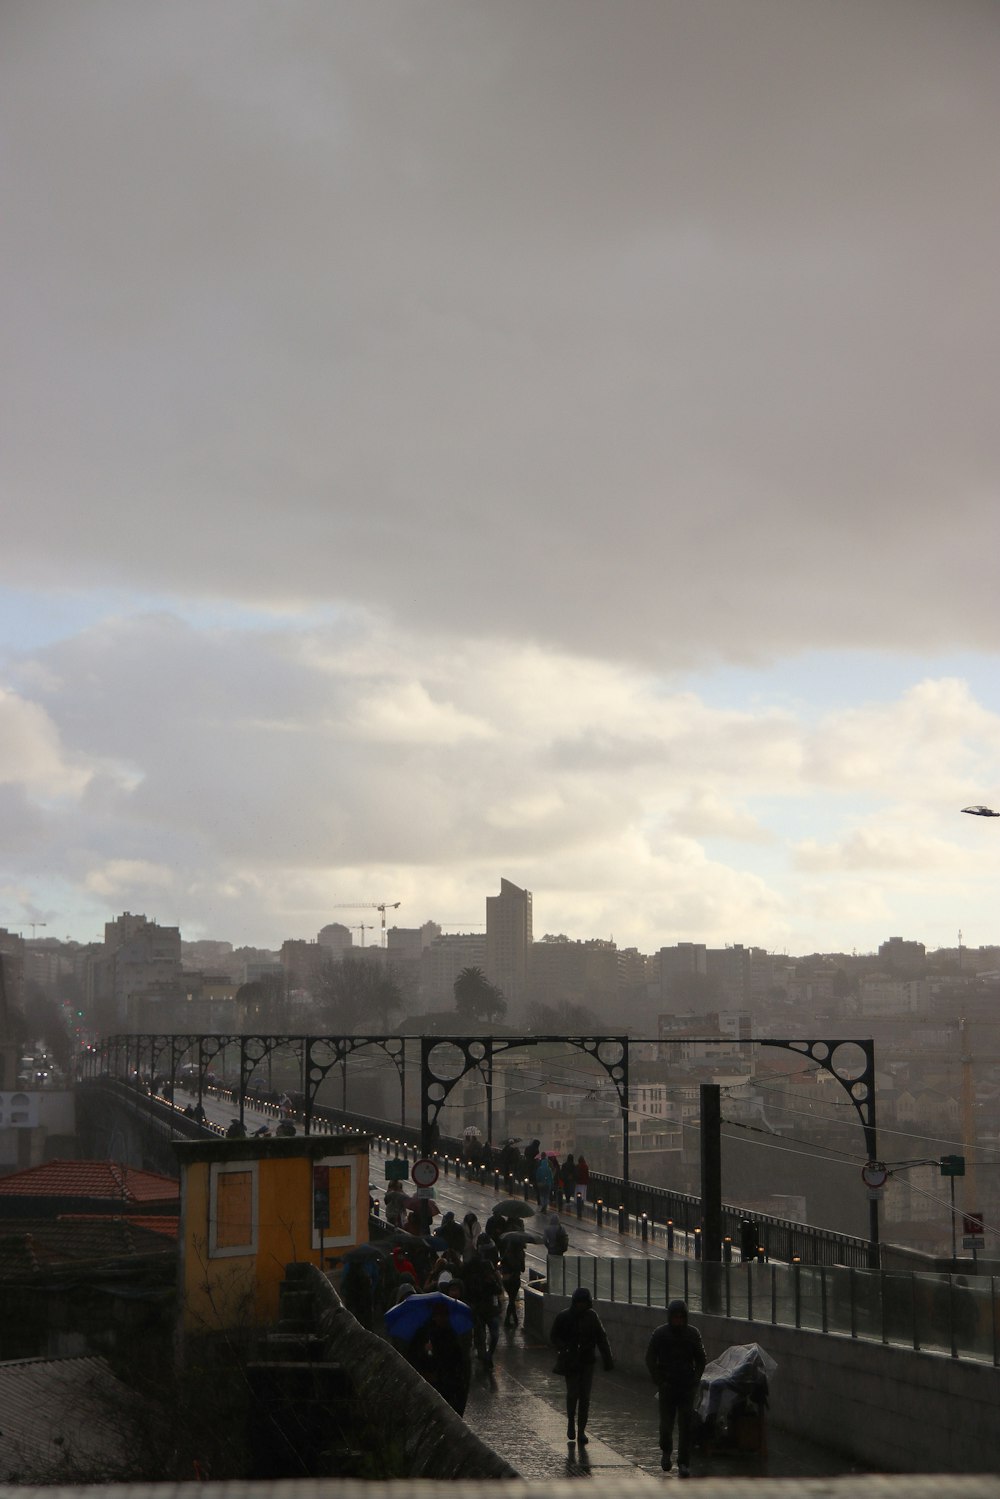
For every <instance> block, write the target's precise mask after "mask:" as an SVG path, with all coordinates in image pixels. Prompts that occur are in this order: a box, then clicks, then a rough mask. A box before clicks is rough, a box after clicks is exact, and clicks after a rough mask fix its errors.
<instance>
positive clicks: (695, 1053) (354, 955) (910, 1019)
mask: <svg viewBox="0 0 1000 1499" xmlns="http://www.w3.org/2000/svg"><path fill="white" fill-rule="evenodd" d="M396 913H397V908H396V907H395V906H394V905H390V904H388V903H387V905H386V906H384V907H382V906H376V905H375V904H372V905H371V906H370V907H359V908H357V909H356V910H354V911H352V913H351V914H350V915H349V916H348V915H347V914H346V912H345V919H344V920H336V921H331V922H330V923H328V924H327V925H325V926H324V927H323V928H322V929H321V930H320V931H319V932H318V933H317V934H316V936H315V938H312V939H308V940H307V939H302V938H297V937H296V938H289V939H287V940H286V941H284V942H283V943H282V945H281V947H280V949H278V950H268V949H258V948H250V947H241V948H234V947H233V946H232V944H231V943H229V942H226V941H222V940H202V941H194V942H188V941H184V940H183V939H182V936H181V932H180V930H179V928H177V927H169V926H161V925H160V924H159V923H158V922H157V921H156V920H155V919H150V918H147V917H146V916H145V915H137V914H133V913H131V912H127V911H126V912H123V913H122V914H121V915H119V916H117V917H116V918H115V919H114V920H111V921H108V922H107V923H106V926H105V934H104V941H103V942H93V943H77V942H71V941H59V940H57V939H54V938H51V937H45V936H39V935H38V934H37V931H36V933H35V935H33V936H32V937H30V938H24V937H23V936H21V935H19V934H17V933H14V932H12V931H7V930H0V954H2V955H3V958H4V964H5V972H6V984H7V992H8V1002H9V1004H10V1005H11V1006H12V1007H13V1009H14V1011H15V1012H19V1013H20V1014H21V1016H23V1022H22V1023H23V1025H24V1027H25V1034H26V1035H27V1036H30V1037H36V1036H37V1037H38V1038H43V1037H48V1038H50V1039H49V1041H48V1044H47V1046H46V1045H43V1053H45V1054H47V1055H48V1056H49V1057H50V1058H54V1059H55V1070H54V1071H53V1073H52V1078H51V1081H52V1083H53V1084H54V1083H55V1082H56V1081H57V1080H58V1077H59V1071H58V1064H59V1062H60V1061H61V1062H62V1064H63V1067H64V1068H65V1070H67V1071H68V1070H69V1067H70V1055H69V1053H70V1050H71V1047H76V1048H77V1049H79V1048H82V1047H85V1046H87V1045H90V1044H93V1043H95V1042H96V1041H97V1040H98V1039H99V1038H101V1037H102V1036H107V1035H111V1034H116V1033H136V1034H144V1033H150V1032H155V1033H169V1032H179V1033H186V1034H194V1033H197V1032H214V1033H221V1034H225V1035H233V1036H238V1035H240V1034H243V1033H264V1034H268V1033H276V1034H288V1035H300V1034H322V1033H324V1032H325V1033H328V1034H345V1035H348V1034H357V1033H365V1034H389V1033H394V1034H405V1035H419V1034H424V1035H427V1034H435V1033H437V1034H442V1035H448V1034H458V1033H468V1032H469V1031H473V1032H480V1033H487V1032H489V1033H493V1034H496V1035H509V1034H520V1033H524V1034H544V1035H547V1036H572V1035H578V1036H579V1035H587V1034H591V1035H593V1034H614V1035H623V1034H628V1036H629V1037H630V1038H631V1042H632V1044H631V1047H630V1058H631V1072H630V1095H629V1104H630V1111H631V1118H630V1123H629V1129H630V1149H631V1159H632V1174H633V1176H634V1177H635V1178H637V1179H639V1180H646V1181H650V1182H652V1183H655V1184H660V1185H668V1186H671V1187H673V1188H675V1189H682V1190H696V1189H697V1187H696V1182H697V1170H698V1129H697V1117H698V1108H699V1102H698V1090H699V1084H700V1083H702V1082H718V1083H720V1084H721V1085H722V1086H723V1089H724V1097H725V1101H726V1105H725V1110H724V1123H725V1126H726V1132H727V1134H728V1136H729V1137H730V1144H729V1146H728V1150H727V1155H728V1159H729V1166H730V1169H729V1171H728V1178H729V1189H730V1190H731V1191H732V1193H733V1194H736V1193H739V1194H740V1200H741V1201H743V1200H747V1199H749V1200H751V1201H752V1205H753V1206H755V1207H756V1209H757V1210H758V1211H773V1212H778V1213H780V1215H781V1216H783V1217H790V1218H794V1219H798V1220H799V1221H808V1222H813V1223H815V1224H817V1225H819V1226H824V1227H829V1228H835V1229H838V1230H840V1231H843V1232H858V1233H863V1232H864V1231H865V1230H864V1207H865V1204H864V1202H863V1200H862V1194H861V1193H858V1192H856V1191H854V1190H853V1186H852V1191H851V1193H850V1194H849V1197H848V1198H847V1199H845V1191H844V1189H845V1184H846V1183H847V1182H848V1181H850V1182H851V1183H852V1184H853V1183H854V1182H855V1179H856V1175H857V1167H858V1165H859V1164H860V1163H862V1162H863V1160H864V1149H863V1143H862V1136H861V1130H860V1127H859V1125H858V1121H857V1115H856V1113H855V1111H854V1109H853V1108H852V1107H851V1103H850V1099H849V1098H848V1097H847V1095H846V1093H845V1091H844V1089H843V1088H842V1087H841V1085H840V1084H839V1082H838V1081H837V1079H836V1078H834V1077H833V1076H832V1075H831V1074H830V1072H829V1071H825V1070H823V1069H822V1068H817V1067H816V1066H814V1065H812V1064H811V1063H809V1062H808V1060H806V1061H796V1058H795V1056H794V1054H790V1053H789V1052H788V1051H787V1050H780V1049H778V1048H773V1049H772V1048H765V1047H763V1046H760V1045H755V1044H753V1043H754V1041H755V1040H759V1039H762V1038H782V1039H786V1040H788V1039H794V1038H796V1037H803V1038H818V1037H822V1038H824V1039H827V1040H833V1039H863V1038H868V1037H870V1038H872V1039H873V1040H874V1042H875V1046H876V1066H877V1109H878V1128H879V1140H880V1151H881V1154H882V1155H883V1156H884V1158H885V1160H886V1162H887V1163H888V1164H890V1166H892V1165H893V1163H896V1169H895V1170H894V1171H893V1177H892V1182H891V1189H890V1190H888V1191H887V1192H886V1195H885V1202H884V1222H885V1225H886V1232H887V1233H888V1234H891V1235H892V1237H893V1238H894V1239H896V1240H897V1241H898V1242H903V1243H906V1244H908V1245H911V1246H913V1247H915V1248H916V1247H919V1248H924V1249H940V1248H942V1247H943V1246H944V1247H946V1241H947V1237H948V1233H949V1229H950V1214H949V1213H948V1211H947V1205H946V1202H945V1198H944V1194H943V1191H942V1184H941V1181H940V1168H939V1164H938V1163H939V1158H940V1157H941V1156H942V1155H945V1154H948V1153H951V1152H958V1151H963V1150H964V1151H965V1152H966V1154H967V1155H968V1156H969V1158H970V1160H969V1171H970V1176H971V1177H972V1181H971V1182H967V1183H966V1184H965V1187H966V1204H967V1210H969V1208H970V1206H973V1207H974V1210H975V1211H977V1212H982V1213H984V1214H985V1216H986V1218H987V1219H989V1218H990V1217H991V1216H992V1217H994V1219H995V1217H996V1215H997V1208H998V1204H997V1203H996V1201H995V1198H996V1194H997V1184H996V1182H995V1175H996V1173H995V1172H993V1171H990V1170H985V1169H984V1170H980V1171H979V1173H978V1178H977V1177H976V1175H975V1167H976V1164H977V1163H978V1164H979V1165H981V1166H988V1165H990V1164H992V1162H993V1161H996V1160H1000V1107H998V1104H1000V1034H998V1033H997V1032H998V1026H997V1019H996V1017H997V1012H998V1000H1000V947H993V946H991V947H981V948H978V949H975V950H970V949H968V948H965V947H963V946H961V945H957V946H956V947H954V948H939V949H937V950H935V951H931V952H927V951H926V950H925V947H924V945H923V944H922V943H921V942H919V941H917V940H911V939H904V938H902V937H899V936H890V937H888V938H887V939H886V940H885V941H884V942H883V943H882V944H881V945H880V947H879V949H878V951H877V952H876V953H867V954H858V953H811V954H806V955H801V956H794V957H793V956H789V955H788V954H784V953H773V952H767V951H765V950H764V949H762V948H759V947H756V946H754V945H752V944H751V943H747V944H743V943H733V944H732V945H727V946H724V947H720V948H712V947H708V946H706V945H705V944H702V943H696V942H678V943H675V944H672V945H669V946H664V947H662V948H660V949H659V950H658V951H657V952H654V953H641V952H639V951H638V950H636V949H635V948H626V949H620V948H618V947H617V946H616V945H615V943H614V942H613V941H608V940H603V939H599V938H590V939H583V940H581V939H571V938H570V937H568V936H565V935H563V934H561V933H560V934H552V933H546V934H545V935H543V936H541V937H540V938H536V937H535V936H534V931H533V923H532V895H531V892H530V891H527V890H524V889H521V888H519V887H518V886H517V885H515V884H513V883H511V882H510V881H508V880H506V879H504V880H502V881H501V887H500V891H499V893H498V894H497V895H491V896H488V897H487V899H486V909H485V917H486V919H485V921H484V922H483V923H482V925H480V926H476V927H475V928H474V929H472V930H467V931H449V930H445V929H442V926H441V925H440V924H439V923H437V922H435V921H433V920H427V921H424V922H423V923H422V924H421V925H420V926H413V927H408V926H404V925H402V924H399V923H397V922H393V924H391V925H390V924H389V922H388V921H387V920H386V916H387V914H388V917H389V918H390V919H391V918H392V917H394V916H396ZM355 918H357V919H355ZM470 925H471V924H470ZM470 978H471V984H470ZM60 1050H61V1051H62V1055H61V1057H60ZM29 1060H30V1059H29ZM44 1070H45V1069H43V1071H44ZM25 1081H27V1078H26V1079H25ZM33 1081H34V1082H35V1084H36V1085H39V1084H41V1085H44V1084H45V1083H46V1082H47V1081H49V1079H48V1078H47V1077H41V1078H38V1077H36V1078H34V1079H33ZM349 1084H350V1097H349V1105H350V1107H351V1108H352V1109H355V1110H358V1111H360V1112H362V1113H365V1114H368V1115H371V1116H373V1117H376V1118H386V1119H392V1118H394V1117H397V1116H398V1096H397V1095H398V1090H397V1087H396V1079H395V1073H394V1071H393V1069H392V1068H391V1067H388V1066H387V1065H386V1063H385V1059H384V1058H382V1057H381V1055H380V1057H379V1059H378V1060H372V1061H370V1062H367V1063H361V1062H356V1063H355V1065H354V1066H353V1067H352V1069H351V1075H350V1079H349ZM347 1088H348V1080H347V1078H346V1077H345V1079H344V1081H343V1089H344V1102H348V1098H347ZM482 1092H483V1090H482V1086H481V1084H480V1085H479V1091H478V1094H477V1093H476V1091H475V1088H474V1086H473V1085H472V1084H467V1085H465V1087H464V1089H462V1090H459V1093H458V1101H457V1102H456V1103H454V1105H453V1106H452V1107H451V1108H450V1109H449V1110H448V1111H447V1116H443V1117H446V1118H447V1125H448V1130H449V1131H450V1132H452V1133H455V1134H459V1133H461V1130H462V1127H463V1123H464V1121H465V1120H469V1121H473V1122H474V1121H476V1120H478V1119H480V1118H481V1115H482ZM493 1107H494V1115H493V1118H494V1133H495V1134H497V1135H499V1134H500V1133H501V1132H503V1133H506V1134H507V1135H513V1136H516V1137H518V1138H531V1137H533V1136H537V1137H539V1138H542V1139H543V1140H545V1141H546V1142H547V1144H548V1145H549V1147H550V1148H551V1149H553V1150H555V1151H557V1152H559V1153H560V1154H562V1153H564V1152H566V1151H571V1150H575V1151H586V1153H587V1156H588V1159H589V1160H590V1161H591V1164H592V1166H593V1167H594V1168H595V1169H599V1170H600V1169H603V1170H607V1171H617V1170H618V1169H619V1162H620V1153H621V1128H622V1126H621V1120H620V1111H619V1109H618V1105H617V1099H616V1098H615V1096H614V1090H613V1088H612V1086H611V1084H610V1082H609V1080H608V1079H607V1077H606V1076H605V1075H604V1074H603V1073H602V1072H601V1071H600V1069H596V1070H595V1069H594V1068H593V1067H591V1066H590V1065H589V1063H588V1060H587V1059H586V1058H583V1059H581V1054H580V1053H579V1052H577V1053H576V1054H573V1055H571V1054H569V1053H567V1052H566V1050H565V1049H562V1050H560V1048H559V1047H558V1046H551V1047H548V1046H547V1047H544V1048H541V1047H536V1048H531V1049H525V1050H523V1051H521V1052H516V1051H512V1052H510V1053H508V1054H506V1055H505V1056H504V1058H503V1060H502V1061H501V1062H500V1063H498V1066H497V1075H496V1079H495V1086H494V1088H493ZM779 1140H780V1141H782V1142H784V1143H783V1146H782V1150H783V1153H782V1154H781V1155H780V1156H778V1155H775V1153H774V1148H775V1147H776V1146H777V1144H778V1141H779ZM779 1162H780V1165H779V1164H778V1163H779ZM0 1166H2V1163H0ZM6 1169H10V1166H7V1167H6ZM970 1192H972V1193H974V1194H977V1195H976V1200H975V1202H974V1204H972V1205H970V1201H969V1193H970ZM851 1199H857V1201H856V1202H855V1203H854V1204H853V1206H851V1205H850V1202H851Z"/></svg>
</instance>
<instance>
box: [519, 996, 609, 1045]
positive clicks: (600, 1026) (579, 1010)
mask: <svg viewBox="0 0 1000 1499" xmlns="http://www.w3.org/2000/svg"><path fill="white" fill-rule="evenodd" d="M528 1023H529V1025H530V1026H531V1029H532V1030H533V1031H537V1032H538V1034H539V1035H546V1034H547V1035H550V1036H594V1035H601V1034H603V1033H604V1031H605V1030H606V1029H607V1026H606V1024H605V1022H604V1021H603V1020H602V1019H601V1018H600V1016H599V1015H596V1014H595V1013H594V1011H593V1010H589V1009H588V1008H587V1006H586V1005H577V1004H573V1003H572V1002H571V1001H570V1000H568V999H561V1000H560V1001H559V1003H558V1004H555V1005H542V1004H537V1005H532V1006H531V1009H530V1010H529V1011H528Z"/></svg>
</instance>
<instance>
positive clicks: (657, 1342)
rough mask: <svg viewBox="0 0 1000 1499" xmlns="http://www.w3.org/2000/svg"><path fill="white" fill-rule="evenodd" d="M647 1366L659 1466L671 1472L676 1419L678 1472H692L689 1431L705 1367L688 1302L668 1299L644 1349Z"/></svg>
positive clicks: (687, 1474) (701, 1344) (703, 1354)
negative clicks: (656, 1409)
mask: <svg viewBox="0 0 1000 1499" xmlns="http://www.w3.org/2000/svg"><path fill="white" fill-rule="evenodd" d="M646 1368H647V1369H648V1370H649V1373H650V1376H651V1378H652V1380H653V1382H654V1384H655V1385H656V1389H657V1393H658V1395H659V1402H660V1467H661V1468H662V1469H663V1471H664V1473H669V1472H670V1467H671V1449H672V1447H673V1433H674V1422H675V1420H676V1423H677V1472H678V1474H679V1475H680V1477H681V1478H688V1477H690V1474H691V1432H692V1428H693V1425H694V1397H695V1392H696V1390H697V1388H698V1382H699V1380H700V1379H701V1376H702V1373H703V1372H704V1369H705V1345H704V1344H703V1343H702V1341H701V1333H700V1332H699V1331H698V1329H697V1328H696V1327H692V1326H691V1324H690V1322H689V1321H688V1310H687V1303H686V1302H684V1301H680V1300H677V1301H671V1303H670V1305H669V1306H668V1307H667V1320H666V1322H664V1323H663V1325H662V1326H661V1327H658V1328H657V1329H656V1331H655V1332H654V1333H653V1336H652V1337H651V1338H650V1340H649V1346H648V1347H647V1349H646Z"/></svg>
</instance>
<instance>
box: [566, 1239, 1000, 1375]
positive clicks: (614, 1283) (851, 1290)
mask: <svg viewBox="0 0 1000 1499" xmlns="http://www.w3.org/2000/svg"><path fill="white" fill-rule="evenodd" d="M577 1286H586V1287H587V1288H588V1290H589V1291H590V1292H591V1293H592V1294H593V1296H594V1298H595V1300H601V1301H623V1302H627V1303H629V1304H631V1305H633V1306H653V1307H663V1308H666V1307H667V1305H668V1304H669V1302H670V1301H672V1300H673V1299H674V1298H675V1297H680V1298H682V1299H683V1300H684V1301H686V1302H687V1304H688V1308H689V1310H690V1311H693V1312H703V1313H705V1314H707V1315H709V1314H710V1315H712V1316H722V1317H728V1318H733V1319H738V1320H740V1321H742V1322H759V1323H761V1324H763V1325H767V1326H773V1327H793V1328H797V1329H800V1330H805V1331H810V1332H818V1333H828V1334H837V1335H840V1336H842V1337H850V1338H854V1339H859V1340H862V1341H865V1342H872V1343H883V1344H887V1345H888V1344H892V1345H894V1346H896V1347H905V1348H911V1349H913V1350H914V1351H916V1352H925V1353H938V1354H945V1355H947V1356H949V1357H951V1358H959V1359H971V1360H973V1361H975V1362H977V1363H990V1364H993V1365H994V1367H998V1366H1000V1304H998V1299H997V1291H998V1286H997V1277H996V1276H979V1277H969V1278H968V1279H966V1277H965V1276H963V1275H951V1274H927V1273H924V1272H921V1271H916V1272H914V1271H901V1272H894V1271H886V1270H864V1269H854V1268H852V1267H849V1266H833V1267H831V1266H827V1265H783V1264H776V1263H773V1262H772V1263H771V1264H761V1263H752V1262H750V1263H747V1264H728V1265H727V1264H721V1265H720V1264H710V1263H708V1262H706V1261H698V1260H692V1259H656V1260H653V1259H642V1260H625V1259H611V1258H591V1257H585V1256H582V1255H572V1256H571V1255H564V1256H562V1257H560V1258H556V1257H552V1258H550V1259H549V1261H548V1289H549V1291H551V1292H553V1293H555V1294H556V1295H561V1296H569V1295H572V1293H573V1291H574V1290H575V1289H576V1288H577Z"/></svg>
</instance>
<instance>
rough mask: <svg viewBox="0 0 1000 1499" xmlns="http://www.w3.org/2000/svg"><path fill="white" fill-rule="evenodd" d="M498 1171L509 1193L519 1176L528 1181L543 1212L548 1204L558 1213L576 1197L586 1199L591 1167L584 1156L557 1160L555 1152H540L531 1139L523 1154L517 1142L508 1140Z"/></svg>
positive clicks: (538, 1146)
mask: <svg viewBox="0 0 1000 1499" xmlns="http://www.w3.org/2000/svg"><path fill="white" fill-rule="evenodd" d="M500 1170H501V1171H502V1172H503V1174H504V1181H505V1184H506V1188H507V1191H508V1192H510V1191H511V1190H512V1189H513V1186H514V1183H515V1180H516V1178H517V1177H518V1175H520V1176H521V1178H522V1179H523V1180H524V1181H527V1182H529V1183H530V1184H531V1186H532V1187H533V1188H534V1190H535V1196H536V1198H537V1200H538V1206H539V1207H540V1208H541V1210H542V1212H543V1213H544V1212H546V1211H547V1210H548V1207H549V1205H550V1203H552V1204H554V1205H555V1206H556V1207H557V1208H558V1209H559V1210H560V1211H561V1210H562V1209H563V1208H564V1207H566V1206H572V1204H573V1203H575V1202H576V1200H577V1198H578V1197H579V1198H581V1199H582V1200H583V1201H584V1202H586V1200H587V1190H588V1188H589V1186H590V1167H589V1166H588V1164H587V1160H586V1157H585V1156H582V1155H581V1156H576V1157H574V1156H573V1155H572V1154H570V1155H567V1157H566V1159H565V1160H564V1161H560V1160H559V1157H558V1156H557V1155H556V1154H555V1152H545V1151H543V1150H542V1148H541V1144H540V1142H539V1141H538V1140H531V1141H530V1142H529V1143H528V1144H527V1145H526V1146H525V1147H524V1149H523V1151H521V1150H519V1149H518V1147H517V1143H516V1141H514V1140H508V1142H507V1144H506V1145H505V1146H504V1148H503V1150H502V1151H501V1152H500Z"/></svg>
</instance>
